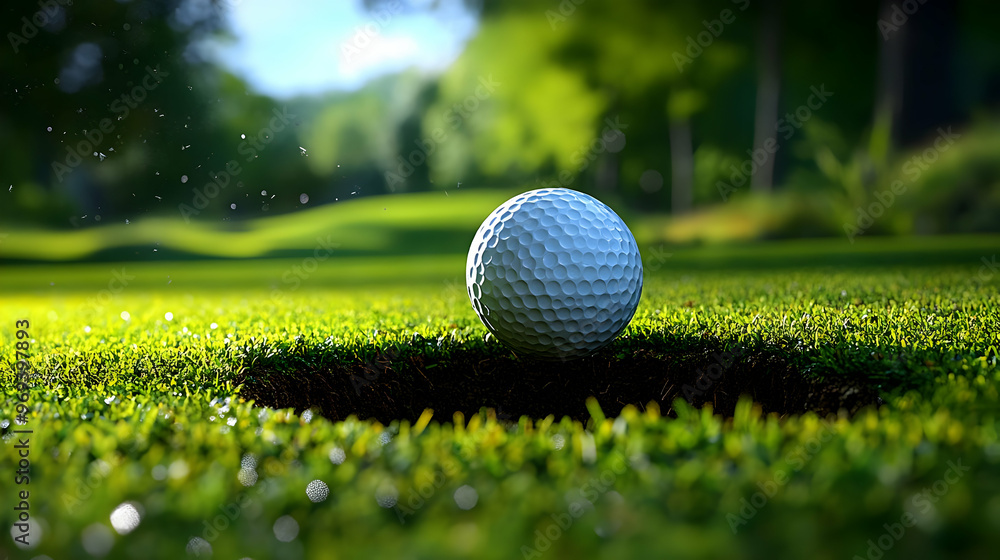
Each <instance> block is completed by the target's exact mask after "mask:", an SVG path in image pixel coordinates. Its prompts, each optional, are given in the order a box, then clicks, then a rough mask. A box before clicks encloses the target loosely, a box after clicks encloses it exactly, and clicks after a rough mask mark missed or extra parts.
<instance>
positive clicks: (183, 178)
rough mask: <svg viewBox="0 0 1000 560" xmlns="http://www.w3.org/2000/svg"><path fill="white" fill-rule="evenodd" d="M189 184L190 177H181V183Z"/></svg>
mask: <svg viewBox="0 0 1000 560" xmlns="http://www.w3.org/2000/svg"><path fill="white" fill-rule="evenodd" d="M187 182H188V176H187V175H181V183H187Z"/></svg>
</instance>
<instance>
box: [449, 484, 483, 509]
mask: <svg viewBox="0 0 1000 560" xmlns="http://www.w3.org/2000/svg"><path fill="white" fill-rule="evenodd" d="M454 498H455V504H456V505H458V507H459V508H461V509H464V510H470V509H472V508H474V507H476V504H477V503H478V502H479V492H476V489H475V488H473V487H471V486H469V485H468V484H465V485H463V486H460V487H459V488H458V490H455V494H454Z"/></svg>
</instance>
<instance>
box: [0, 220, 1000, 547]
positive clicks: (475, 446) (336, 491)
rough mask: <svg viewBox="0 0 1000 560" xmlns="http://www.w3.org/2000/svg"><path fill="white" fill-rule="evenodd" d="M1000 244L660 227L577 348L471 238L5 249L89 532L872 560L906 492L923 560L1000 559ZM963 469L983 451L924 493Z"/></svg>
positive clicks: (52, 503)
mask: <svg viewBox="0 0 1000 560" xmlns="http://www.w3.org/2000/svg"><path fill="white" fill-rule="evenodd" d="M963 241H964V242H963ZM992 242H993V239H991V238H976V237H970V238H965V239H964V240H963V239H962V238H958V239H950V240H948V242H947V243H941V242H940V240H933V239H932V240H928V241H927V242H926V243H924V245H925V247H927V248H928V249H927V250H926V251H924V252H923V253H921V252H920V251H919V249H918V248H914V250H913V251H907V250H906V248H905V245H904V246H902V247H903V248H902V249H898V250H897V251H895V252H890V251H888V250H887V249H882V248H880V247H879V245H878V243H877V240H876V241H872V242H870V243H871V244H870V245H868V246H865V245H862V248H861V249H860V250H859V251H857V252H856V253H855V254H853V255H852V254H851V253H847V252H843V251H842V252H839V253H838V252H836V251H830V250H825V248H826V247H827V246H828V245H827V244H828V243H829V242H827V241H824V242H813V243H810V242H805V241H799V242H795V243H794V244H783V243H777V244H767V243H763V244H757V245H754V246H747V247H744V248H743V249H742V251H741V250H735V249H728V250H726V251H728V252H721V253H720V250H718V249H715V250H712V249H709V250H706V249H697V248H687V249H685V248H676V249H671V250H670V251H666V250H664V249H663V248H662V247H660V248H658V249H657V248H643V252H644V254H645V255H646V258H645V259H644V264H645V267H646V280H645V288H644V293H643V298H642V301H641V302H640V307H639V310H638V312H637V313H636V316H635V318H634V320H633V321H632V323H631V324H630V325H629V327H628V328H627V330H626V331H625V333H624V334H623V335H622V337H620V338H619V339H618V340H616V341H615V342H614V343H613V344H612V345H611V346H610V347H608V348H605V349H604V350H602V351H600V352H598V353H597V354H596V355H594V356H591V357H588V358H585V359H583V360H579V361H568V362H562V363H560V362H555V363H549V362H535V361H533V360H530V359H526V358H523V357H520V356H517V355H515V354H514V353H512V352H511V351H509V350H507V349H506V348H505V347H503V346H502V345H500V344H499V343H498V342H497V341H496V340H494V339H492V338H490V337H487V336H486V334H487V331H486V329H485V328H484V327H483V326H482V324H481V323H480V322H479V320H478V318H477V317H476V316H475V314H474V312H473V311H472V309H471V306H470V305H469V301H468V297H467V295H466V293H465V287H464V283H463V282H462V280H461V267H462V257H463V256H462V255H440V256H434V255H430V256H426V255H425V256H409V257H349V258H344V257H338V258H331V259H329V260H327V261H324V262H322V263H319V264H318V265H317V266H316V267H315V269H313V270H312V271H311V272H309V273H307V274H306V273H304V272H303V273H301V274H299V273H296V272H291V275H290V276H289V275H288V273H289V272H290V271H294V270H296V268H295V267H301V266H302V264H303V258H301V257H300V258H283V259H260V260H252V261H192V262H144V263H128V264H118V263H90V264H85V265H73V264H50V265H41V264H37V265H9V266H7V267H6V270H5V273H4V275H3V277H2V279H0V289H2V293H3V294H4V295H3V306H2V312H0V313H2V315H3V321H2V325H3V326H2V332H3V337H4V339H5V340H15V339H16V337H15V329H14V325H15V321H17V320H20V319H28V320H29V321H30V328H29V329H28V330H29V331H30V336H31V338H30V341H31V355H32V358H31V363H32V364H33V366H34V367H35V369H36V371H39V372H49V375H50V376H51V377H50V378H49V379H47V380H39V382H38V385H36V386H35V387H33V388H31V390H30V391H29V393H28V394H29V402H28V404H29V407H30V409H31V410H32V415H33V418H36V419H37V420H35V421H34V430H35V432H34V434H33V439H32V445H33V446H35V445H37V446H38V447H37V449H43V448H44V449H53V450H55V451H53V452H52V453H53V454H52V456H51V458H46V459H45V460H44V461H42V460H39V461H37V463H35V462H33V466H32V469H33V471H32V473H33V477H36V478H37V480H39V481H44V487H40V488H39V489H38V490H36V491H35V492H33V493H32V496H36V498H35V500H36V501H35V502H34V503H35V504H39V505H37V506H34V507H36V508H38V509H37V510H36V511H35V512H34V515H37V516H38V517H39V518H41V519H42V520H44V522H45V526H44V527H43V528H42V529H41V530H42V531H45V532H46V542H47V546H48V547H49V548H47V550H51V551H61V552H62V553H64V554H67V555H72V554H74V553H73V552H72V551H74V550H76V549H77V547H79V546H80V544H79V542H80V541H78V540H74V539H73V538H72V537H71V535H74V534H79V532H80V531H84V530H86V529H87V527H88V526H89V525H90V523H91V521H90V520H92V519H94V518H98V517H104V518H105V519H106V518H107V516H108V515H109V514H110V512H111V511H112V510H114V509H115V508H116V507H119V506H121V505H122V504H126V506H127V507H131V506H128V504H131V503H139V502H137V501H136V500H140V501H141V503H142V504H144V506H143V507H144V508H145V511H144V512H143V513H142V524H141V525H140V526H139V528H138V529H136V534H135V535H134V536H135V538H134V539H130V541H129V543H128V545H127V546H128V548H125V549H122V551H121V554H122V555H123V557H124V556H132V555H138V554H142V555H144V556H145V557H149V558H176V557H178V556H179V555H181V554H183V553H182V551H183V550H184V549H185V547H194V550H199V547H201V548H202V549H204V547H205V546H209V547H211V549H212V551H213V555H214V556H215V557H242V556H245V555H247V554H248V553H252V551H253V550H254V549H255V548H260V549H262V550H266V551H267V552H266V554H267V555H268V556H274V557H282V556H283V555H284V554H292V552H289V550H290V549H288V548H287V546H290V545H286V544H284V543H283V542H282V541H280V540H278V541H275V539H274V538H273V537H272V536H271V533H272V526H275V527H278V526H279V525H280V524H281V523H286V524H287V523H294V524H295V529H296V531H298V533H297V535H298V537H297V539H298V540H297V542H300V543H303V544H304V545H305V546H306V547H307V548H308V549H309V550H322V549H324V548H326V547H328V546H332V543H333V542H337V543H339V546H345V543H346V545H349V546H350V547H351V551H352V554H351V555H350V556H352V557H353V555H354V552H357V553H359V554H368V555H374V556H379V557H388V556H398V555H403V554H404V551H405V552H406V553H408V554H409V555H410V556H411V557H416V558H425V557H426V558H441V557H455V558H458V557H467V556H474V557H479V558H511V557H523V556H524V555H525V554H526V553H525V550H527V551H528V553H530V552H532V551H534V552H537V553H539V554H541V552H542V548H545V549H546V550H547V552H546V554H547V555H551V557H574V558H582V557H608V558H611V557H620V556H621V555H629V556H631V555H635V554H637V553H638V552H639V551H640V550H644V549H647V548H655V549H657V550H674V551H676V552H677V554H678V555H679V556H711V557H756V556H757V555H756V554H754V553H752V552H748V551H752V550H754V549H755V548H757V547H764V548H766V549H768V550H774V549H776V548H777V549H782V550H795V551H800V552H801V553H802V554H806V555H810V556H820V557H852V556H853V555H854V554H860V555H862V557H863V556H864V551H865V549H866V547H867V546H868V545H867V544H866V541H867V540H868V539H877V538H878V537H879V536H880V535H879V532H878V531H874V532H873V528H879V527H882V526H883V524H885V523H890V524H891V523H895V522H898V521H899V520H900V518H901V516H902V515H903V514H905V513H910V514H912V515H913V516H916V517H914V519H916V520H917V523H920V524H924V525H927V524H933V526H934V527H935V529H934V532H933V533H926V532H920V534H916V533H915V534H914V535H912V536H911V537H908V538H907V539H906V540H905V541H901V542H900V544H899V546H900V547H901V548H900V550H902V551H903V554H908V553H907V552H906V551H914V553H915V551H918V550H922V549H925V548H927V547H935V549H936V550H940V551H944V550H948V551H951V552H952V553H956V554H962V555H963V556H964V557H976V556H978V557H988V554H987V551H988V549H991V548H992V544H990V543H995V537H991V536H989V535H991V534H995V529H993V527H995V526H996V524H997V523H1000V515H998V512H1000V502H998V501H997V498H995V497H993V494H991V493H990V492H985V491H976V492H973V491H972V486H971V481H972V480H973V479H975V484H976V487H977V488H979V489H983V488H994V489H996V488H1000V475H998V472H1000V470H998V465H1000V440H998V434H997V430H996V418H997V413H998V412H1000V398H998V394H997V388H996V382H997V381H998V368H997V348H998V347H1000V342H998V339H997V329H996V328H995V326H996V325H997V324H998V319H1000V316H998V311H997V309H998V305H997V304H998V303H1000V302H998V295H997V286H998V285H1000V282H998V279H997V278H996V277H994V276H989V277H987V278H986V279H985V280H984V279H983V277H982V275H981V274H980V273H979V269H980V267H981V263H980V262H979V261H978V260H977V258H976V257H975V255H976V254H982V249H983V246H984V245H988V244H989V243H992ZM937 245H941V246H945V245H946V246H948V247H950V248H951V249H950V250H949V251H947V252H945V251H941V252H938V253H935V252H934V249H933V248H934V247H935V246H937ZM896 247H900V245H898V244H897V245H896ZM741 254H742V255H743V256H744V258H743V259H740V258H738V257H739V255H741ZM921 254H922V255H924V258H923V259H915V258H914V257H916V256H919V255H921ZM720 255H721V256H720ZM748 255H750V256H752V258H748V257H747V256H748ZM908 255H909V256H908ZM935 255H937V256H936V257H935ZM970 255H971V256H970ZM914 260H920V261H921V262H914ZM824 262H826V263H830V264H823V263H824ZM894 263H895V264H894ZM12 271H16V273H15V274H9V272H12ZM288 278H293V279H294V280H295V281H294V282H290V281H286V280H287V279H288ZM123 282H124V285H123ZM13 350H14V348H13V345H8V347H6V348H5V349H4V353H5V354H4V361H5V362H6V363H7V364H8V368H7V369H5V373H4V378H3V386H4V387H5V394H4V398H5V399H6V400H7V402H13V401H12V399H14V398H16V397H15V393H14V391H13V383H12V382H13V375H12V372H13V365H12V364H13V362H14V359H15V358H14V352H13ZM5 410H10V409H5ZM12 419H13V418H9V419H8V420H6V421H4V424H3V426H4V428H3V430H4V438H5V440H7V441H10V439H11V438H12V437H14V434H13V432H12V431H11V430H13V429H16V427H17V426H16V425H15V424H14V423H13V422H11V421H10V420H12ZM60 450H65V452H62V451H60ZM70 450H72V452H70ZM209 450H211V451H209ZM13 461H14V457H13V456H12V455H10V454H7V455H5V456H4V458H3V460H2V463H0V468H2V469H5V472H6V471H11V472H12V471H14V470H16V465H15V463H14V462H13ZM949 462H951V463H949ZM949 464H955V465H960V466H961V468H962V469H966V468H969V469H971V472H972V473H974V474H971V475H970V474H967V471H964V470H962V471H960V473H959V474H960V475H961V476H958V478H956V477H955V475H953V474H951V473H949V474H948V475H947V476H948V480H949V481H953V483H951V482H949V483H948V487H947V492H946V493H944V494H942V496H941V497H940V500H939V501H937V502H935V503H933V504H930V505H929V506H928V508H927V509H926V511H925V510H924V508H923V507H922V503H919V502H918V503H914V501H913V499H914V498H913V497H914V496H919V495H920V492H921V489H923V488H924V487H930V488H932V489H933V488H934V484H935V482H936V481H938V480H939V479H940V480H944V479H943V478H942V477H944V476H945V475H946V473H945V470H946V469H948V468H949V467H948V466H947V465H949ZM602 481H603V482H602ZM8 485H9V483H8V482H6V481H5V482H4V483H2V485H0V490H2V491H4V492H8V491H10V488H9V486H8ZM81 485H82V486H81ZM807 489H808V491H807ZM192 490H195V491H192ZM320 497H322V499H320ZM932 497H936V496H932ZM751 500H753V501H752V502H751ZM242 501H246V502H247V504H246V505H240V506H239V507H238V508H235V509H233V508H230V505H231V504H242ZM469 504H474V505H475V507H474V508H472V509H469V507H468V505H469ZM931 506H933V507H931ZM123 507H124V506H123ZM127 507H126V509H127ZM227 508H230V509H229V510H227ZM578 509H579V511H578ZM226 511H236V512H238V515H236V516H231V515H228V514H227V513H226ZM807 511H808V512H810V514H811V515H812V516H814V517H815V516H819V518H822V519H825V525H824V526H818V525H813V524H811V522H810V524H807V525H804V524H803V523H804V521H803V512H807ZM568 512H574V513H573V514H569V513H568ZM577 513H578V514H579V515H576V514H577ZM564 514H566V515H568V517H564V516H563V515H564ZM3 515H4V516H9V513H4V514H3ZM220 516H221V517H220ZM566 519H571V520H572V521H571V522H566ZM282 520H284V521H282ZM289 520H291V521H289ZM472 520H475V523H476V525H475V526H473V525H470V523H471V521H472ZM4 521H5V522H7V520H6V519H5V520H4ZM279 521H280V522H281V523H279ZM10 522H13V519H10ZM560 523H561V524H560ZM331 527H335V529H333V530H332V531H331V529H330V528H331ZM475 527H496V528H497V530H491V531H484V530H482V529H476V528H475ZM550 527H555V529H552V528H550ZM775 527H783V528H785V529H783V530H781V531H774V530H772V528H775ZM789 527H792V528H796V530H788V529H787V528H789ZM264 533H266V534H267V535H268V537H267V538H264V537H262V536H261V535H263V534H264ZM556 533H558V535H557V534H556ZM563 533H565V534H568V535H571V536H572V538H561V536H562V535H563ZM539 535H541V537H539ZM546 535H548V536H546ZM612 535H617V536H618V537H627V538H616V539H615V540H613V541H608V540H607V539H608V538H609V537H610V536H612ZM807 535H808V537H807ZM933 535H938V536H937V537H934V536H933ZM959 535H961V536H963V538H962V540H961V541H957V540H955V538H957V537H958V536H959ZM553 536H555V538H553ZM195 537H197V538H196V539H195V540H192V539H193V538H195ZM730 537H732V538H730ZM969 537H975V538H969ZM169 538H173V539H175V542H174V543H173V544H170V545H169V546H167V545H166V544H165V543H168V542H169V540H166V541H165V540H164V539H169ZM939 539H940V540H939ZM598 541H600V542H603V543H604V544H603V545H602V548H601V550H602V553H601V554H602V555H601V556H593V555H590V554H589V553H588V552H587V550H588V547H590V546H591V545H593V544H596V543H597V542H598ZM153 543H156V546H155V549H156V550H155V551H152V550H151V549H150V548H149V547H152V545H153ZM192 543H193V544H192ZM610 543H617V544H610ZM972 543H976V544H975V545H973V544H972ZM523 547H527V548H526V549H525V548H523ZM980 547H982V548H980ZM140 551H141V552H140ZM528 556H529V557H533V556H532V555H531V554H528Z"/></svg>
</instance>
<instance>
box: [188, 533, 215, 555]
mask: <svg viewBox="0 0 1000 560" xmlns="http://www.w3.org/2000/svg"><path fill="white" fill-rule="evenodd" d="M187 553H188V555H189V556H197V557H200V556H205V557H209V556H211V555H212V545H211V544H209V543H208V541H206V540H205V539H203V538H201V537H191V540H189V541H188V543H187Z"/></svg>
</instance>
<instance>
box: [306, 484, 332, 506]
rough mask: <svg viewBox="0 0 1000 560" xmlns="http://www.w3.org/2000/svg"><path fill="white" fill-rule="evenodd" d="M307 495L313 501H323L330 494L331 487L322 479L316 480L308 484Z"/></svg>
mask: <svg viewBox="0 0 1000 560" xmlns="http://www.w3.org/2000/svg"><path fill="white" fill-rule="evenodd" d="M306 496H308V497H309V501H311V502H313V503H319V502H322V501H324V500H326V499H327V497H329V496H330V487H329V486H327V485H326V483H325V482H323V481H322V480H314V481H312V482H310V483H309V484H308V485H306Z"/></svg>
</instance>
